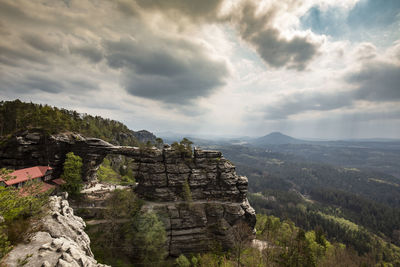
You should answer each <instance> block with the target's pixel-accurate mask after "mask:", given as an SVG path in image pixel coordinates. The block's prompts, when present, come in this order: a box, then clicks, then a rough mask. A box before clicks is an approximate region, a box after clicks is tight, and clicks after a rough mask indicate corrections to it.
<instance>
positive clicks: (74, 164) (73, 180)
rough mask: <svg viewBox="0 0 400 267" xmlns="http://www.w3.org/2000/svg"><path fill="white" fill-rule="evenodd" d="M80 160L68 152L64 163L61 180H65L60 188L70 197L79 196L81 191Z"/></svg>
mask: <svg viewBox="0 0 400 267" xmlns="http://www.w3.org/2000/svg"><path fill="white" fill-rule="evenodd" d="M81 172H82V159H81V157H79V156H77V155H75V154H74V153H73V152H69V153H68V154H67V156H66V159H65V162H64V172H63V174H62V176H61V177H62V178H63V179H64V180H65V182H66V183H65V184H64V185H63V186H62V187H63V189H64V190H65V191H67V192H68V193H69V194H71V195H72V196H77V195H79V193H80V191H81V189H82V186H83V184H82V174H81Z"/></svg>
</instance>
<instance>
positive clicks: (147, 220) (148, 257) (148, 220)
mask: <svg viewBox="0 0 400 267" xmlns="http://www.w3.org/2000/svg"><path fill="white" fill-rule="evenodd" d="M131 227H132V228H131V229H132V231H131V232H130V238H129V241H130V243H131V244H132V245H133V247H134V254H135V255H134V257H135V258H136V259H137V261H138V262H140V263H141V264H142V265H144V266H162V264H161V263H162V262H163V260H164V258H165V256H166V255H167V252H166V250H165V245H166V241H167V236H166V232H165V228H164V225H163V224H162V222H161V221H160V220H159V218H158V216H157V215H156V214H155V213H154V212H146V213H142V214H140V215H139V216H136V217H135V218H134V220H133V221H132V225H131Z"/></svg>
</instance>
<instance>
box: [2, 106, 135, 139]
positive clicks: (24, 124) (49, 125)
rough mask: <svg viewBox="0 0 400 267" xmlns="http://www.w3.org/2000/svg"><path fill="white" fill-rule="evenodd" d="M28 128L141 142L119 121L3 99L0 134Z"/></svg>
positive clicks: (3, 134) (49, 132)
mask: <svg viewBox="0 0 400 267" xmlns="http://www.w3.org/2000/svg"><path fill="white" fill-rule="evenodd" d="M29 128H39V129H42V130H44V131H45V132H46V133H48V134H54V133H58V132H63V131H73V132H79V133H81V134H83V135H85V136H88V137H96V138H101V139H103V140H106V141H108V142H111V143H113V144H119V145H130V146H135V145H137V144H138V141H137V139H136V138H135V136H134V135H133V134H132V131H131V130H129V129H128V127H126V126H125V125H124V124H122V123H120V122H118V121H114V120H110V119H103V118H101V117H100V116H90V115H87V114H79V113H77V112H76V111H70V110H66V109H59V108H56V107H51V106H48V105H38V104H33V103H23V102H21V101H19V100H15V101H1V102H0V136H6V135H9V134H13V133H14V132H17V131H19V130H26V129H29Z"/></svg>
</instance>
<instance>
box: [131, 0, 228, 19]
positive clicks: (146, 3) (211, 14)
mask: <svg viewBox="0 0 400 267" xmlns="http://www.w3.org/2000/svg"><path fill="white" fill-rule="evenodd" d="M222 2H223V0H191V1H187V0H173V1H165V0H136V3H137V4H138V5H139V6H140V7H143V8H145V9H157V10H160V11H162V12H171V11H172V12H175V13H176V12H179V13H180V14H183V15H185V16H186V17H187V18H191V19H193V20H199V19H201V20H203V19H208V20H215V19H216V18H217V14H218V11H219V8H220V6H221V4H222ZM172 15H174V14H172Z"/></svg>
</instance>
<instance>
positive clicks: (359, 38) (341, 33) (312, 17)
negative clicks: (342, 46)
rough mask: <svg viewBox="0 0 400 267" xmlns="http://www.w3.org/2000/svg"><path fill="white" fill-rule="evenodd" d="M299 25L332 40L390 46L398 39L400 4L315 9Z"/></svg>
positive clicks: (364, 1) (366, 0)
mask: <svg viewBox="0 0 400 267" xmlns="http://www.w3.org/2000/svg"><path fill="white" fill-rule="evenodd" d="M300 21H301V28H302V29H311V30H312V31H313V32H315V33H317V34H325V35H329V36H331V37H332V38H333V39H338V40H345V39H347V40H350V41H353V42H373V43H375V44H376V45H377V46H389V45H391V44H392V43H393V42H394V41H395V40H398V39H400V27H399V26H400V0H361V1H360V2H358V3H357V4H356V5H355V6H354V7H353V8H352V9H351V10H344V9H343V8H339V7H331V8H328V9H326V10H321V9H320V8H319V7H318V6H314V7H312V8H310V9H309V10H308V12H307V13H306V14H305V15H304V16H303V17H301V18H300Z"/></svg>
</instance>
